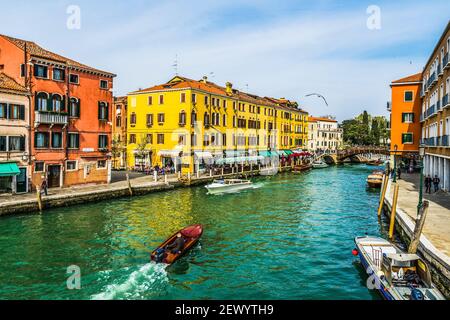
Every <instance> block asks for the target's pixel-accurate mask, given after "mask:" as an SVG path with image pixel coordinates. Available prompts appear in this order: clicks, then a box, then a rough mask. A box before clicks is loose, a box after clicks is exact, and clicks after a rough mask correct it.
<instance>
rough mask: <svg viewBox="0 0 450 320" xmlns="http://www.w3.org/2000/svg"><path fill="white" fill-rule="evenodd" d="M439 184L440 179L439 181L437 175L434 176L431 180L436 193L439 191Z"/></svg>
mask: <svg viewBox="0 0 450 320" xmlns="http://www.w3.org/2000/svg"><path fill="white" fill-rule="evenodd" d="M440 182H441V179H439V177H438V176H437V175H435V176H434V179H433V185H434V192H438V191H439V183H440Z"/></svg>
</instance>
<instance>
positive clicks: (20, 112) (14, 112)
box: [0, 104, 25, 120]
mask: <svg viewBox="0 0 450 320" xmlns="http://www.w3.org/2000/svg"><path fill="white" fill-rule="evenodd" d="M8 111H9V112H8V114H7V118H8V119H12V120H25V106H23V105H18V104H10V105H9V110H8ZM0 113H1V112H0ZM0 118H1V116H0Z"/></svg>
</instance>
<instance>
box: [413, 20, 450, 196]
mask: <svg viewBox="0 0 450 320" xmlns="http://www.w3.org/2000/svg"><path fill="white" fill-rule="evenodd" d="M449 56H450V22H449V23H448V24H447V27H446V29H445V31H444V33H443V34H442V36H441V38H440V39H439V41H438V43H437V45H436V47H435V48H434V50H433V53H432V54H431V56H430V58H429V59H428V62H427V64H426V65H425V68H424V70H423V84H422V93H421V97H422V115H421V119H420V120H421V123H422V143H423V144H424V145H425V146H426V155H425V162H424V164H425V169H424V170H425V174H427V175H428V174H430V175H431V176H435V175H437V176H438V177H440V180H441V188H443V189H445V190H450V141H449V139H450V138H449V136H450V101H449V95H450V61H449Z"/></svg>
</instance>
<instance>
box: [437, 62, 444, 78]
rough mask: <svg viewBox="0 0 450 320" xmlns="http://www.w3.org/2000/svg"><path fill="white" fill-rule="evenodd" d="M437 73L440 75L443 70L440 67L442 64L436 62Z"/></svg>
mask: <svg viewBox="0 0 450 320" xmlns="http://www.w3.org/2000/svg"><path fill="white" fill-rule="evenodd" d="M437 74H438V76H442V75H443V74H444V70H443V69H442V66H441V65H440V64H438V66H437Z"/></svg>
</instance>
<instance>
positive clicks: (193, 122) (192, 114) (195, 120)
mask: <svg viewBox="0 0 450 320" xmlns="http://www.w3.org/2000/svg"><path fill="white" fill-rule="evenodd" d="M196 122H197V114H196V113H195V111H192V112H191V125H192V126H193V125H195V123H196Z"/></svg>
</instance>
